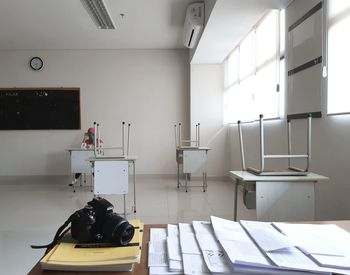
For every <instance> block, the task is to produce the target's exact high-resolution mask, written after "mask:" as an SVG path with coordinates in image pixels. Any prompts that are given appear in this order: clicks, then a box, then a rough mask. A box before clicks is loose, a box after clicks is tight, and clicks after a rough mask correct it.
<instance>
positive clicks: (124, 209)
mask: <svg viewBox="0 0 350 275" xmlns="http://www.w3.org/2000/svg"><path fill="white" fill-rule="evenodd" d="M125 197H126V195H125V194H123V200H124V218H126V199H125Z"/></svg>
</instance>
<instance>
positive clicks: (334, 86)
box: [327, 0, 350, 114]
mask: <svg viewBox="0 0 350 275" xmlns="http://www.w3.org/2000/svg"><path fill="white" fill-rule="evenodd" d="M349 28H350V1H349V0H330V1H328V88H327V91H328V92H327V97H328V98H327V113H328V114H337V113H349V112H350V104H349V102H350V87H349V80H348V79H349V72H348V70H347V69H346V68H347V65H348V64H349V63H350V55H349V48H350V40H349V39H348V33H349Z"/></svg>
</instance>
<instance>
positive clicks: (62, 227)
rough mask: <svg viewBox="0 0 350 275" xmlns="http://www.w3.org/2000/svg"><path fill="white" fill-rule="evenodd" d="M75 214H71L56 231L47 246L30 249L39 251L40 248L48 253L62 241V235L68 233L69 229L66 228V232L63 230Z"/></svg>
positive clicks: (34, 246)
mask: <svg viewBox="0 0 350 275" xmlns="http://www.w3.org/2000/svg"><path fill="white" fill-rule="evenodd" d="M75 215H76V213H73V214H72V215H71V216H70V217H69V218H68V220H66V221H65V223H64V224H63V225H62V226H61V227H60V228H59V229H58V230H57V232H56V234H55V237H54V238H53V241H52V242H51V243H49V244H47V245H31V246H30V247H31V248H33V249H41V248H46V252H45V254H46V253H48V252H49V251H50V250H51V249H52V248H53V247H54V246H55V245H56V244H57V243H58V241H59V240H60V239H62V237H63V236H64V234H66V233H67V232H68V230H69V229H70V227H68V228H67V229H66V230H64V229H65V228H66V227H67V226H68V225H69V224H70V223H71V221H72V220H73V219H74V218H75Z"/></svg>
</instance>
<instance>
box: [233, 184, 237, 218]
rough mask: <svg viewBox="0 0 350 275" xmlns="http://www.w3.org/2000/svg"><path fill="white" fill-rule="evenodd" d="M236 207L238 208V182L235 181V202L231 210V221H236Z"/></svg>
mask: <svg viewBox="0 0 350 275" xmlns="http://www.w3.org/2000/svg"><path fill="white" fill-rule="evenodd" d="M237 206H238V180H235V201H234V206H233V207H234V208H233V220H234V221H237Z"/></svg>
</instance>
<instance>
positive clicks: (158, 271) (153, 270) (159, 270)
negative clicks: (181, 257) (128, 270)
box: [149, 266, 183, 275]
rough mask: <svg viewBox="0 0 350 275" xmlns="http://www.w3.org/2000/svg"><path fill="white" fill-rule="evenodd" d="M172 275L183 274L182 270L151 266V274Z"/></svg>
mask: <svg viewBox="0 0 350 275" xmlns="http://www.w3.org/2000/svg"><path fill="white" fill-rule="evenodd" d="M168 274H169V275H171V274H174V275H175V274H183V272H182V271H170V270H169V268H168V267H160V266H151V267H150V268H149V275H168Z"/></svg>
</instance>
